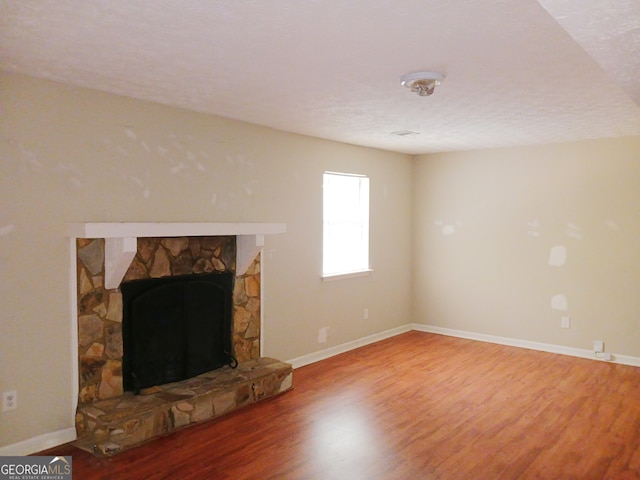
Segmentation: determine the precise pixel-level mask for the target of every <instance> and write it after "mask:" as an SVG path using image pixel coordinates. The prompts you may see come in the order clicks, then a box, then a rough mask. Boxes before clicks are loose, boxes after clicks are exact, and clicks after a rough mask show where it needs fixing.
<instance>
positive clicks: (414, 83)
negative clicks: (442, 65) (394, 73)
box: [400, 72, 444, 97]
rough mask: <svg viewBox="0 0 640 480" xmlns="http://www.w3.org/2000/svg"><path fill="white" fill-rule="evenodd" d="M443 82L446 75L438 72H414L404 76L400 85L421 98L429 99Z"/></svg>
mask: <svg viewBox="0 0 640 480" xmlns="http://www.w3.org/2000/svg"><path fill="white" fill-rule="evenodd" d="M442 80H444V75H443V74H441V73H438V72H414V73H407V74H405V75H402V76H401V77H400V85H402V86H403V87H407V88H408V89H410V90H411V91H412V92H415V93H417V94H418V95H420V96H421V97H428V96H429V95H431V94H432V93H433V91H434V90H435V88H436V86H437V85H440V82H442Z"/></svg>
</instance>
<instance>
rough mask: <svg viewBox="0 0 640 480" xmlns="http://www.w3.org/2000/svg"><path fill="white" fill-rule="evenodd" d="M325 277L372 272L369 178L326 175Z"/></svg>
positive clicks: (324, 203)
mask: <svg viewBox="0 0 640 480" xmlns="http://www.w3.org/2000/svg"><path fill="white" fill-rule="evenodd" d="M323 199H324V200H323V223H324V225H323V232H324V234H323V235H324V238H323V274H324V275H336V274H340V273H350V272H357V271H362V270H367V269H368V268H369V178H367V177H364V176H359V175H347V174H341V173H329V172H326V173H325V174H324V193H323Z"/></svg>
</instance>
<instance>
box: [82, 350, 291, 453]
mask: <svg viewBox="0 0 640 480" xmlns="http://www.w3.org/2000/svg"><path fill="white" fill-rule="evenodd" d="M292 377H293V374H292V371H291V365H290V364H288V363H283V362H279V361H278V360H274V359H270V358H259V359H257V360H249V361H247V362H243V363H241V364H240V365H239V366H238V367H237V368H236V369H235V370H232V369H231V368H230V367H223V368H219V369H217V370H213V371H211V372H208V373H204V374H202V375H199V376H197V377H194V378H191V379H189V380H185V381H182V382H176V383H169V384H166V385H162V386H161V387H156V388H154V389H152V391H151V392H150V393H146V394H145V393H143V394H140V395H133V394H132V393H130V392H127V393H125V394H124V395H121V396H118V397H114V398H109V399H107V400H99V401H97V402H94V403H92V404H89V405H85V406H83V407H81V408H79V409H78V416H79V422H78V427H77V428H78V434H79V435H78V436H79V439H78V440H77V441H76V443H75V444H76V446H78V447H79V448H81V449H83V450H86V451H88V452H91V453H94V454H96V455H107V456H110V455H114V454H116V453H119V452H121V451H124V450H126V449H128V448H131V447H135V446H137V445H140V444H142V443H145V442H148V441H149V440H152V439H154V438H157V437H160V436H163V435H168V434H169V433H171V432H173V431H175V430H178V429H180V428H183V427H187V426H189V425H193V424H195V423H200V422H203V421H206V420H210V419H212V418H217V417H219V416H221V415H224V414H226V413H229V412H231V411H233V410H236V409H238V408H241V407H243V406H245V405H249V404H252V403H255V402H257V401H259V400H263V399H265V398H269V397H273V396H274V395H277V394H279V393H283V392H285V391H287V390H289V389H291V387H292Z"/></svg>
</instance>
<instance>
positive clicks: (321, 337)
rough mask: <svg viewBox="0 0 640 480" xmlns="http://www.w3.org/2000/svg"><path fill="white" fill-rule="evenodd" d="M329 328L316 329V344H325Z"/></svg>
mask: <svg viewBox="0 0 640 480" xmlns="http://www.w3.org/2000/svg"><path fill="white" fill-rule="evenodd" d="M329 330H330V328H329V327H322V328H320V329H318V343H327V340H328V339H329Z"/></svg>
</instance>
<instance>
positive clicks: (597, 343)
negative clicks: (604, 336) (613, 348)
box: [593, 340, 604, 353]
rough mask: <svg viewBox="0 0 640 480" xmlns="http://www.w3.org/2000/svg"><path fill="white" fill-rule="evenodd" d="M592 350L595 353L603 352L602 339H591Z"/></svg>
mask: <svg viewBox="0 0 640 480" xmlns="http://www.w3.org/2000/svg"><path fill="white" fill-rule="evenodd" d="M593 351H594V352H595V353H602V352H604V341H602V340H594V341H593Z"/></svg>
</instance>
